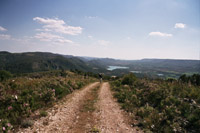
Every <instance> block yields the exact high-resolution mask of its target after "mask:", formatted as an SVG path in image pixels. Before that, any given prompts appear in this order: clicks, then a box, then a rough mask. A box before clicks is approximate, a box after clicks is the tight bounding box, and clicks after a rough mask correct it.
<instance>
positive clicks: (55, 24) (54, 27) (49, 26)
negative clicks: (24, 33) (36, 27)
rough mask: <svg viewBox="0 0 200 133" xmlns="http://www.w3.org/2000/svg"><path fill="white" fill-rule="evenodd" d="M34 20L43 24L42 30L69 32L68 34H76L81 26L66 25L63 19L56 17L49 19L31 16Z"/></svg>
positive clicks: (80, 30)
mask: <svg viewBox="0 0 200 133" xmlns="http://www.w3.org/2000/svg"><path fill="white" fill-rule="evenodd" d="M33 20H34V21H37V22H38V23H40V24H44V26H43V30H44V31H55V32H58V33H62V34H69V35H78V34H81V33H82V30H83V28H81V27H74V26H69V25H66V23H65V22H64V21H63V20H60V19H58V18H55V19H50V18H41V17H35V18H33Z"/></svg>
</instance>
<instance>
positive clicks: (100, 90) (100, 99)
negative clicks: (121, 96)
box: [18, 82, 137, 133]
mask: <svg viewBox="0 0 200 133" xmlns="http://www.w3.org/2000/svg"><path fill="white" fill-rule="evenodd" d="M47 112H48V116H47V117H42V118H40V119H38V120H36V121H35V123H34V125H33V126H32V127H29V128H26V129H23V128H21V129H20V130H19V131H18V132H19V133H33V132H35V133H89V132H90V133H98V132H101V133H117V132H119V133H135V132H137V131H136V129H135V128H133V127H131V126H130V124H129V123H128V121H127V117H125V115H124V112H123V111H122V110H121V109H120V106H119V105H118V103H117V102H116V101H115V100H114V99H113V97H112V93H111V91H110V86H109V83H107V82H106V83H102V84H101V86H100V87H99V83H97V82H96V83H93V84H90V85H88V86H87V87H85V88H83V89H81V90H77V91H75V92H73V93H72V94H70V95H69V96H67V97H66V98H65V99H63V102H62V103H59V104H57V105H55V106H54V107H52V108H50V109H49V110H47Z"/></svg>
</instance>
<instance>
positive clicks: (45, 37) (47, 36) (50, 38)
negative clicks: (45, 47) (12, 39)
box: [34, 32, 73, 43]
mask: <svg viewBox="0 0 200 133" xmlns="http://www.w3.org/2000/svg"><path fill="white" fill-rule="evenodd" d="M34 38H36V39H39V40H40V41H46V42H58V43H73V41H71V40H67V39H65V38H64V37H62V36H58V35H54V34H51V33H45V32H41V33H37V34H36V35H35V36H34Z"/></svg>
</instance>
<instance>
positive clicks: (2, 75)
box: [0, 70, 12, 81]
mask: <svg viewBox="0 0 200 133" xmlns="http://www.w3.org/2000/svg"><path fill="white" fill-rule="evenodd" d="M11 77H12V74H11V73H10V72H8V71H5V70H0V81H3V80H7V79H9V78H11Z"/></svg>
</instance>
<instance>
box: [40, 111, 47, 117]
mask: <svg viewBox="0 0 200 133" xmlns="http://www.w3.org/2000/svg"><path fill="white" fill-rule="evenodd" d="M47 115H48V113H47V112H46V111H44V110H41V111H40V116H41V117H46V116H47Z"/></svg>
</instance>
